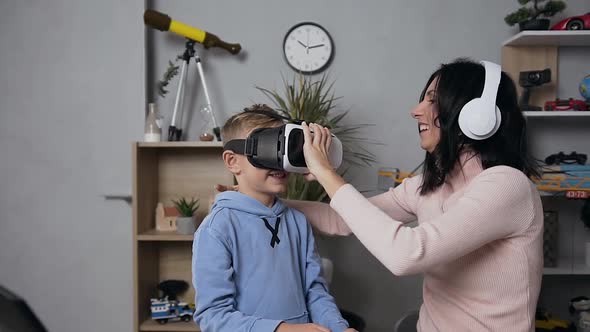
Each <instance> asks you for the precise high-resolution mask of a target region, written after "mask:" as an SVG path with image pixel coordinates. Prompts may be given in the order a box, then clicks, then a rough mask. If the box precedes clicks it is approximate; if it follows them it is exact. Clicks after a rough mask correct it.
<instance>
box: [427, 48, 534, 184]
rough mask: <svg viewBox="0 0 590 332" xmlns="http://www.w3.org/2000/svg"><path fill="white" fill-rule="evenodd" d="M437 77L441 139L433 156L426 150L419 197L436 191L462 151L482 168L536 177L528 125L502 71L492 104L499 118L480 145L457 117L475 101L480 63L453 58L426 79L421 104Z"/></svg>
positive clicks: (479, 85) (437, 120)
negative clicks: (508, 169) (478, 160)
mask: <svg viewBox="0 0 590 332" xmlns="http://www.w3.org/2000/svg"><path fill="white" fill-rule="evenodd" d="M436 78H438V82H437V84H436V89H435V90H436V91H435V96H436V97H435V103H436V104H437V106H438V115H437V116H436V117H435V121H434V123H435V125H438V126H439V127H440V141H439V143H438V144H437V146H436V147H435V148H434V150H433V151H432V153H430V152H426V157H425V159H424V167H423V179H422V185H421V187H420V194H421V195H425V194H428V193H431V192H433V191H435V190H436V189H437V188H439V187H440V186H441V185H442V184H443V183H444V182H445V179H446V177H447V175H448V174H449V173H450V172H451V171H453V168H454V167H455V165H456V164H457V163H458V162H459V158H460V155H461V153H462V152H465V151H467V150H470V151H472V152H474V153H475V155H479V157H480V158H481V162H482V166H483V168H484V169H486V168H490V167H493V166H498V165H505V166H510V167H513V168H516V169H518V170H520V171H522V172H523V173H524V174H526V175H527V176H538V175H539V173H538V170H537V163H536V161H535V159H534V158H532V157H531V156H530V155H529V151H528V146H527V135H526V121H525V118H524V116H523V114H522V112H521V110H520V108H519V107H518V101H517V93H516V86H515V85H514V82H513V81H512V79H511V78H510V77H509V76H508V75H506V73H504V72H502V78H501V80H500V86H499V87H498V94H497V97H496V105H497V106H498V108H499V109H500V111H501V114H502V122H501V124H500V128H499V129H498V131H497V132H496V133H495V134H494V135H493V136H492V137H490V138H488V139H485V140H480V141H478V140H473V139H471V138H469V137H467V136H465V135H464V134H463V133H462V132H461V129H460V128H459V122H458V119H459V112H460V111H461V108H462V107H463V105H465V104H466V103H467V102H469V101H470V100H472V99H473V98H478V97H481V94H482V91H483V86H484V81H485V69H484V67H483V65H481V64H479V63H475V62H473V61H470V60H468V59H457V60H455V61H454V62H452V63H449V64H443V65H441V66H440V68H439V69H438V70H437V71H435V72H434V73H433V74H432V75H431V76H430V78H429V79H428V82H427V83H426V86H425V87H424V90H423V91H422V94H421V95H420V102H422V100H424V97H425V94H426V92H427V91H426V90H427V89H428V86H429V85H430V83H432V81H434V80H435V79H436Z"/></svg>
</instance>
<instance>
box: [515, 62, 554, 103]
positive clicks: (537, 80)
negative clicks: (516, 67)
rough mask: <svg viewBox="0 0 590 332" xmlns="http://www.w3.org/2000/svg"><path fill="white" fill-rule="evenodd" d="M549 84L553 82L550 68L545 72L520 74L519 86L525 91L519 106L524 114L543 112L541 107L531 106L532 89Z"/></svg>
mask: <svg viewBox="0 0 590 332" xmlns="http://www.w3.org/2000/svg"><path fill="white" fill-rule="evenodd" d="M549 82H551V69H549V68H547V69H544V70H530V71H521V72H520V74H519V76H518V84H519V85H520V86H521V87H523V88H524V91H523V92H522V96H521V97H520V102H519V104H520V108H521V109H522V111H523V112H527V111H528V112H530V111H541V110H542V108H541V107H538V106H532V105H529V99H530V97H531V88H534V87H537V86H541V85H543V84H545V83H549Z"/></svg>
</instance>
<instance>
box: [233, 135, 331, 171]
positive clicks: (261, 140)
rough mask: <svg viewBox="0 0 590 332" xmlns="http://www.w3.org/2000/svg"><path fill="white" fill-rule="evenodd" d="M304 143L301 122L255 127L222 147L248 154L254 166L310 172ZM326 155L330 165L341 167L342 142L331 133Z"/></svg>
mask: <svg viewBox="0 0 590 332" xmlns="http://www.w3.org/2000/svg"><path fill="white" fill-rule="evenodd" d="M312 134H313V132H312ZM303 142H304V137H303V128H302V127H301V125H298V124H292V123H288V124H284V125H282V126H280V127H273V128H258V129H255V130H254V131H252V133H250V135H248V137H247V138H246V139H234V140H231V141H229V142H227V143H226V144H225V145H224V146H223V150H224V151H226V150H230V151H233V152H234V153H238V154H242V155H245V156H247V157H248V161H249V162H250V164H252V165H253V166H254V167H257V168H265V169H274V170H279V171H286V172H292V173H309V170H308V169H307V164H306V163H305V157H304V156H303ZM328 154H329V155H328V159H329V161H330V164H331V165H332V167H334V168H338V167H340V164H342V142H340V140H339V139H338V138H337V137H336V136H334V135H332V144H331V145H330V150H329V151H328Z"/></svg>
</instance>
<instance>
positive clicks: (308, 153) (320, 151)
mask: <svg viewBox="0 0 590 332" xmlns="http://www.w3.org/2000/svg"><path fill="white" fill-rule="evenodd" d="M301 126H302V127H303V138H304V144H303V155H304V156H305V163H306V164H307V169H309V172H310V173H311V174H313V175H315V177H316V178H317V177H318V173H321V172H330V171H333V168H332V165H331V164H330V161H329V159H328V151H329V149H330V144H332V134H331V133H330V130H329V129H328V128H325V127H322V126H320V125H318V124H315V123H311V124H310V125H309V126H308V125H307V123H305V122H303V123H302V124H301ZM311 131H313V136H312V133H311Z"/></svg>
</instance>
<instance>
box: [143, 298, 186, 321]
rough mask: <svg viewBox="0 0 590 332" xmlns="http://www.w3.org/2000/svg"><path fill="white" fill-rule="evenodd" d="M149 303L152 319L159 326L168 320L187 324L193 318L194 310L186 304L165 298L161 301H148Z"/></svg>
mask: <svg viewBox="0 0 590 332" xmlns="http://www.w3.org/2000/svg"><path fill="white" fill-rule="evenodd" d="M150 302H151V308H150V311H151V316H152V319H153V320H155V321H157V322H158V323H160V324H166V323H167V322H168V321H169V320H170V321H178V320H182V321H185V322H189V321H191V320H192V318H193V313H194V308H191V306H190V305H189V304H188V303H186V302H178V301H176V300H168V298H167V297H166V298H163V299H150Z"/></svg>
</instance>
